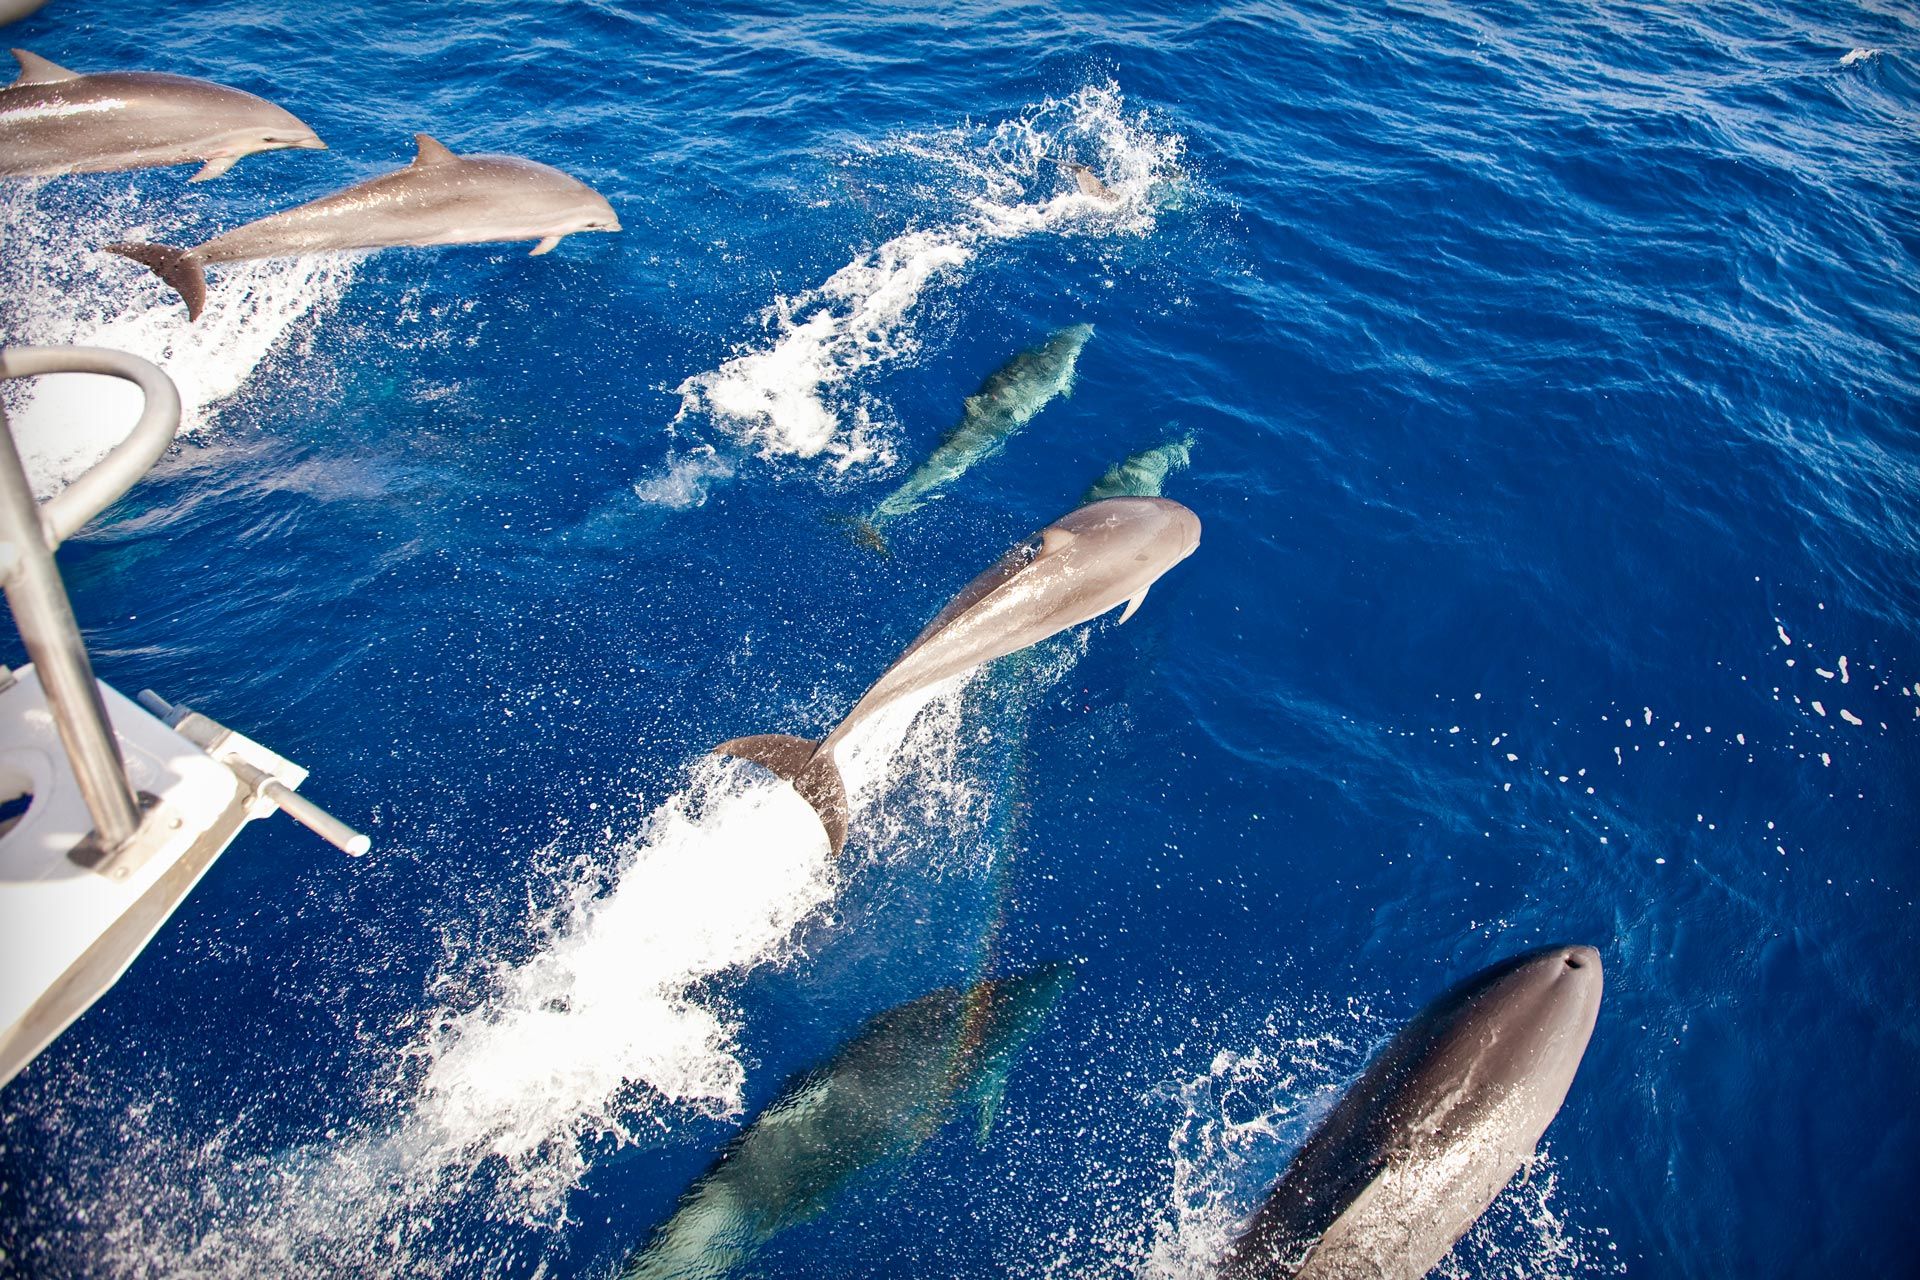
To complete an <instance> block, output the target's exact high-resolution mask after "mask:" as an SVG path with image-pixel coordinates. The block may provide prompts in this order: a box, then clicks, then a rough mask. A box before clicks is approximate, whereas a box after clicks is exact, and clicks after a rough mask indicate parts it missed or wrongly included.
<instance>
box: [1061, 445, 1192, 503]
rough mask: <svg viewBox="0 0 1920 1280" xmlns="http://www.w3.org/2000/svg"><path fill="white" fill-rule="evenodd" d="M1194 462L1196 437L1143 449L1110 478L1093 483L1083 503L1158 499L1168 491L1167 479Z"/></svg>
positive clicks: (1114, 469) (1119, 466)
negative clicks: (1110, 499) (1165, 490)
mask: <svg viewBox="0 0 1920 1280" xmlns="http://www.w3.org/2000/svg"><path fill="white" fill-rule="evenodd" d="M1192 460H1193V437H1192V436H1190V435H1188V436H1182V437H1180V438H1179V439H1177V440H1169V441H1167V442H1166V443H1165V444H1163V445H1160V446H1158V447H1156V448H1152V449H1142V450H1141V451H1140V452H1139V453H1136V454H1132V455H1130V456H1128V457H1127V458H1126V459H1124V460H1123V461H1121V462H1118V463H1115V464H1114V466H1113V468H1112V469H1111V470H1109V471H1108V472H1107V474H1105V475H1103V476H1101V477H1100V478H1099V479H1098V480H1096V481H1094V482H1093V488H1091V489H1089V490H1087V496H1086V497H1084V498H1082V499H1081V501H1082V502H1098V501H1100V499H1102V498H1157V497H1159V496H1160V490H1161V489H1163V488H1165V487H1166V483H1167V477H1168V476H1170V475H1172V474H1173V473H1174V472H1176V471H1179V470H1182V469H1184V468H1185V467H1186V465H1187V464H1188V463H1189V462H1191V461H1192Z"/></svg>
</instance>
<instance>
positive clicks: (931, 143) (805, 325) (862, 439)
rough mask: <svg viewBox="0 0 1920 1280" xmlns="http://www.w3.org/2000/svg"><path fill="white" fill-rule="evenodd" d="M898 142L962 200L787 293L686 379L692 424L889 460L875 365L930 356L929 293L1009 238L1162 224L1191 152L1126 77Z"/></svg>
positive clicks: (763, 452) (684, 415) (852, 459)
mask: <svg viewBox="0 0 1920 1280" xmlns="http://www.w3.org/2000/svg"><path fill="white" fill-rule="evenodd" d="M886 145H887V146H888V147H890V148H891V149H892V150H893V151H895V152H896V153H899V154H903V155H906V156H909V157H912V158H915V159H917V160H921V161H924V162H926V163H927V164H929V165H930V166H932V167H933V168H934V169H935V170H936V171H937V172H939V173H941V174H943V175H945V176H944V179H943V180H944V182H945V183H946V185H947V186H948V188H949V189H950V190H951V191H952V192H953V193H954V194H955V195H956V196H957V203H958V205H959V211H958V212H957V213H956V214H955V215H954V216H952V217H951V218H950V219H949V220H948V221H945V222H943V223H941V224H940V225H937V226H933V227H924V228H919V229H915V230H911V231H908V232H905V233H903V234H901V235H899V236H896V237H894V238H893V239H891V240H888V241H886V242H885V243H884V244H881V245H879V246H878V247H876V248H874V249H871V250H868V251H866V252H864V253H862V254H861V255H860V256H858V257H856V258H855V259H854V260H853V261H851V262H849V263H848V264H847V265H846V266H844V267H841V268H840V269H839V270H838V271H836V272H835V273H834V274H833V275H832V276H830V277H829V278H828V279H827V280H826V281H825V282H824V283H822V284H820V285H818V286H816V287H815V288H812V289H808V290H805V291H803V292H801V293H798V294H794V295H790V296H781V297H778V298H775V299H774V300H773V302H772V303H771V304H769V305H768V307H767V308H766V309H765V311H763V312H762V314H761V317H760V320H761V324H762V325H763V326H764V327H765V328H766V329H767V330H768V337H767V338H766V339H765V340H763V341H762V342H760V343H757V344H750V345H749V346H748V348H747V349H745V350H743V351H741V352H739V353H738V354H736V355H734V356H733V357H732V358H731V359H729V360H727V361H726V362H724V363H723V364H721V365H720V367H719V368H717V369H714V370H711V371H709V372H706V373H700V374H695V375H694V376H693V377H690V378H688V379H687V380H686V381H685V382H683V383H682V384H681V385H680V387H679V392H680V396H681V407H680V412H679V415H678V416H677V417H676V419H675V422H676V424H679V423H682V422H684V421H685V420H687V419H689V418H690V417H692V416H694V415H705V416H707V417H709V418H711V419H712V420H714V421H715V422H717V423H719V424H720V425H721V426H722V427H723V428H724V429H725V430H726V431H727V432H728V433H729V434H730V435H731V436H732V438H733V439H734V440H736V441H737V442H738V443H739V444H741V445H744V446H745V447H746V448H748V449H751V450H753V451H755V452H757V453H758V454H759V455H760V456H761V457H762V458H773V457H778V456H794V457H801V458H813V457H817V456H820V455H822V454H824V455H826V456H827V457H828V458H829V459H831V461H832V465H833V466H834V467H835V468H836V469H837V470H843V471H844V470H845V469H847V468H848V467H852V466H855V465H858V464H862V463H870V462H876V461H879V462H884V461H886V458H887V451H886V447H885V444H884V440H883V439H881V435H882V433H883V429H884V423H885V422H886V421H887V420H888V415H887V413H886V410H885V408H884V406H882V405H881V404H880V403H879V402H878V401H877V400H876V399H875V398H874V397H873V396H872V395H871V393H869V392H867V391H866V390H865V389H864V388H863V387H862V385H861V383H862V375H864V374H867V373H868V372H870V371H872V370H875V369H877V368H879V367H882V366H886V365H891V364H898V363H902V362H904V361H907V360H909V359H911V358H912V357H913V356H914V355H915V354H916V353H917V352H918V350H919V340H918V338H917V335H916V332H915V327H914V314H915V312H916V310H917V309H919V307H920V304H921V301H922V299H923V298H924V297H925V296H926V295H927V293H928V291H929V290H931V289H933V288H934V287H935V286H938V285H951V284H954V283H957V282H958V281H959V280H961V279H962V278H964V276H965V275H966V272H967V270H968V268H969V267H970V265H972V264H973V262H974V261H975V259H976V258H977V257H978V256H979V254H981V253H982V252H984V251H985V250H987V249H988V248H989V247H990V246H992V245H993V244H994V243H996V242H1003V241H1009V240H1014V239H1019V238H1022V237H1027V236H1033V235H1038V234H1057V235H1063V236H1066V235H1076V236H1119V235H1132V236H1144V235H1146V234H1148V233H1149V232H1151V231H1152V230H1153V227H1154V223H1155V219H1156V217H1157V215H1158V211H1159V208H1160V201H1161V197H1162V195H1163V193H1164V191H1165V189H1166V188H1167V187H1168V186H1169V185H1170V184H1172V183H1174V182H1175V181H1177V180H1178V179H1179V177H1180V168H1179V159H1180V156H1181V153H1182V150H1183V144H1182V141H1181V139H1180V138H1179V137H1178V136H1176V135H1170V134H1161V133H1156V132H1154V131H1153V130H1152V129H1151V128H1149V127H1148V123H1147V121H1146V119H1145V117H1144V115H1142V114H1138V113H1136V114H1129V113H1128V111H1127V109H1126V104H1125V101H1124V99H1123V98H1122V97H1121V94H1120V89H1119V86H1118V85H1116V84H1113V83H1107V84H1104V85H1090V86H1087V87H1084V88H1082V89H1081V90H1080V91H1079V92H1077V93H1075V94H1073V95H1071V96H1069V97H1067V98H1063V99H1061V98H1048V99H1046V100H1045V101H1044V102H1042V103H1040V104H1038V105H1037V106H1034V107H1031V108H1029V109H1028V110H1026V111H1025V112H1023V113H1021V114H1020V115H1019V116H1018V117H1016V118H1015V119H1012V120H1008V121H1004V122H1002V123H1000V124H999V125H996V126H993V127H991V128H985V127H976V126H966V127H961V128H956V129H950V130H946V131H943V132H941V133H938V134H933V135H916V136H910V137H907V138H904V139H900V140H896V141H894V142H891V143H888V144H886ZM1066 160H1071V161H1074V162H1076V163H1082V164H1087V165H1090V166H1091V167H1092V168H1093V169H1095V170H1096V171H1098V172H1099V173H1100V175H1101V177H1102V178H1103V180H1104V181H1105V183H1106V185H1107V188H1108V189H1109V191H1110V192H1111V198H1103V197H1098V196H1093V195H1088V194H1086V193H1084V192H1082V191H1080V190H1079V189H1078V188H1077V187H1076V186H1075V185H1074V184H1073V182H1072V181H1071V180H1069V178H1068V177H1067V171H1066V170H1065V169H1063V168H1062V167H1061V166H1060V163H1059V162H1061V161H1066ZM1063 188H1064V189H1063Z"/></svg>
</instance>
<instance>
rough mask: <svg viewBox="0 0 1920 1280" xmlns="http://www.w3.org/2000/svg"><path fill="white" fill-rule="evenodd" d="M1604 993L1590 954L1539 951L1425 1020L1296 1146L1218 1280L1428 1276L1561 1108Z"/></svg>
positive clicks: (1463, 991) (1485, 975)
mask: <svg viewBox="0 0 1920 1280" xmlns="http://www.w3.org/2000/svg"><path fill="white" fill-rule="evenodd" d="M1600 987H1601V975H1600V953H1599V952H1597V951H1595V950H1594V949H1593V948H1592V947H1568V946H1555V947H1543V948H1540V949H1538V950H1535V951H1529V952H1526V953H1525V954H1523V955H1518V956H1515V957H1513V958H1511V959H1509V960H1506V961H1503V962H1502V963H1500V964H1496V965H1494V966H1493V967H1491V968H1489V969H1484V970H1482V971H1481V972H1479V973H1477V974H1475V975H1474V976H1473V977H1471V978H1468V979H1467V980H1466V981H1465V982H1462V983H1460V984H1459V985H1458V986H1456V987H1454V988H1452V989H1451V990H1450V991H1448V992H1447V993H1446V994H1445V995H1443V996H1441V997H1440V998H1439V999H1438V1000H1436V1001H1434V1002H1433V1003H1432V1004H1430V1005H1428V1006H1427V1007H1426V1008H1425V1009H1422V1010H1421V1011H1420V1013H1419V1015H1418V1016H1417V1017H1415V1018H1414V1020H1413V1021H1412V1022H1410V1023H1408V1024H1407V1025H1406V1026H1405V1027H1404V1028H1403V1029H1402V1030H1401V1031H1400V1033H1399V1034H1398V1035H1396V1036H1395V1037H1394V1038H1393V1039H1392V1040H1391V1041H1390V1042H1389V1043H1388V1044H1387V1047H1386V1048H1385V1049H1383V1050H1381V1052H1380V1055H1379V1056H1378V1057H1376V1058H1375V1059H1374V1060H1373V1062H1372V1063H1371V1064H1370V1065H1369V1066H1368V1067H1367V1069H1366V1071H1365V1073H1363V1074H1362V1075H1361V1077H1360V1080H1359V1082H1358V1083H1357V1084H1355V1085H1354V1086H1353V1088H1352V1089H1350V1090H1348V1091H1347V1094H1346V1096H1345V1097H1343V1098H1341V1099H1340V1102H1339V1104H1338V1105H1336V1106H1335V1107H1334V1109H1333V1111H1332V1112H1331V1113H1329V1114H1328V1116H1327V1118H1326V1119H1325V1120H1324V1121H1322V1122H1321V1124H1320V1127H1319V1128H1317V1129H1315V1130H1314V1132H1313V1136H1311V1137H1309V1138H1308V1139H1307V1141H1306V1145H1304V1146H1303V1147H1301V1148H1300V1153H1299V1154H1298V1155H1296V1156H1295V1157H1294V1158H1293V1162H1292V1163H1291V1164H1289V1165H1288V1166H1287V1170H1286V1172H1285V1173H1284V1174H1282V1175H1281V1177H1280V1181H1279V1182H1278V1183H1277V1184H1276V1185H1275V1187H1274V1189H1273V1191H1272V1193H1271V1194H1270V1195H1269V1196H1268V1197H1267V1200H1266V1203H1265V1204H1263V1205H1261V1206H1260V1209H1259V1211H1258V1212H1256V1213H1255V1214H1254V1216H1253V1218H1252V1220H1251V1222H1250V1223H1249V1225H1248V1226H1247V1228H1246V1231H1245V1232H1244V1233H1243V1234H1242V1235H1241V1237H1240V1238H1239V1240H1238V1241H1237V1242H1235V1244H1234V1246H1233V1248H1232V1249H1231V1250H1230V1251H1229V1253H1228V1255H1227V1257H1226V1260H1225V1262H1224V1263H1223V1264H1222V1266H1221V1269H1220V1275H1221V1277H1222V1278H1223V1280H1254V1278H1255V1277H1259V1278H1262V1280H1265V1278H1268V1277H1300V1278H1301V1280H1312V1278H1315V1277H1320V1278H1326V1280H1336V1278H1337V1280H1359V1278H1361V1277H1364V1278H1365V1280H1388V1278H1389V1277H1392V1278H1395V1280H1416V1278H1417V1277H1419V1276H1424V1275H1426V1274H1427V1272H1428V1271H1430V1270H1432V1269H1433V1267H1434V1265H1435V1264H1436V1263H1438V1262H1439V1261H1440V1259H1442V1258H1444V1257H1446V1255H1447V1251H1448V1250H1449V1249H1451V1248H1453V1245H1454V1242H1455V1241H1456V1240H1458V1239H1459V1238H1460V1237H1461V1236H1462V1235H1465V1234H1466V1231H1467V1228H1469V1227H1471V1226H1472V1225H1473V1224H1474V1222H1475V1221H1476V1220H1477V1219H1478V1218H1479V1217H1480V1215H1481V1214H1482V1213H1484V1212H1485V1211H1486V1208H1487V1206H1488V1205H1490V1204H1492V1203H1493V1200H1494V1197H1496V1196H1498V1195H1499V1194H1500V1192H1501V1189H1502V1188H1504V1187H1505V1186H1506V1185H1507V1183H1508V1181H1510V1180H1511V1179H1512V1177H1513V1175H1514V1173H1515V1171H1516V1170H1518V1169H1519V1168H1520V1166H1521V1165H1522V1164H1524V1163H1526V1161H1527V1160H1528V1159H1530V1158H1531V1157H1532V1155H1533V1152H1534V1148H1535V1147H1537V1146H1538V1145H1539V1143H1540V1137H1541V1135H1542V1134H1544V1133H1545V1132H1546V1130H1547V1126H1548V1125H1549V1124H1550V1123H1552V1121H1553V1117H1554V1116H1555V1115H1556V1114H1557V1113H1558V1112H1559V1110H1560V1104H1561V1103H1562V1102H1564V1101H1566V1097H1567V1089H1568V1087H1569V1086H1570V1085H1572V1083H1573V1075H1574V1072H1575V1070H1577V1069H1578V1068H1579V1066H1580V1058H1581V1056H1582V1055H1583V1054H1584V1053H1585V1052H1586V1050H1587V1041H1588V1039H1589V1038H1590V1037H1591V1036H1592V1035H1593V1024H1594V1019H1595V1018H1596V1017H1597V1016H1598V1014H1599V1011H1600Z"/></svg>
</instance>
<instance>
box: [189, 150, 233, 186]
mask: <svg viewBox="0 0 1920 1280" xmlns="http://www.w3.org/2000/svg"><path fill="white" fill-rule="evenodd" d="M239 159H240V157H239V156H215V157H214V158H213V159H211V160H209V161H207V162H206V164H204V165H202V166H201V167H200V172H198V173H196V174H194V175H193V176H192V177H191V178H188V179H187V181H188V182H205V181H206V180H207V179H209V178H217V177H219V176H220V175H221V174H223V173H225V172H226V171H227V170H229V169H231V168H233V166H234V164H235V162H237V161H238V160H239Z"/></svg>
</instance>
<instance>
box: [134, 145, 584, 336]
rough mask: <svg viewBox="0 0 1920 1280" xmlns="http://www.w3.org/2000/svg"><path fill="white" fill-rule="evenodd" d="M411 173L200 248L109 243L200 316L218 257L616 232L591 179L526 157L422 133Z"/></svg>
mask: <svg viewBox="0 0 1920 1280" xmlns="http://www.w3.org/2000/svg"><path fill="white" fill-rule="evenodd" d="M414 143H415V145H416V146H417V147H418V148H419V152H418V154H416V155H415V157H414V160H413V163H412V164H410V165H408V166H407V167H406V168H404V169H397V170H395V171H394V172H392V173H387V174H382V175H381V176H379V177H377V178H369V179H367V180H366V181H365V182H360V183H356V184H354V185H353V186H351V187H348V188H347V189H346V190H344V191H336V192H334V193H333V194H332V195H330V196H322V197H321V198H320V199H318V200H313V201H310V202H308V203H306V204H303V205H299V206H297V207H295V208H292V209H286V210H283V211H281V212H280V213H274V214H269V215H268V216H266V217H264V218H261V219H259V220H257V221H254V222H249V223H247V224H246V225H245V226H241V227H235V228H234V229H233V230H232V231H228V232H225V233H224V234H221V235H217V236H215V237H214V238H213V239H211V240H209V241H207V242H206V243H205V244H202V245H197V246H195V247H194V248H192V249H173V248H169V247H168V246H166V245H163V244H138V243H134V244H110V245H108V246H107V250H108V252H110V253H117V254H119V255H120V256H121V257H123V258H132V259H133V260H134V261H135V262H138V263H141V264H142V265H144V266H147V267H150V268H152V270H153V273H154V274H155V275H157V276H159V277H160V278H161V279H162V280H164V281H166V282H167V283H168V284H169V285H171V286H173V289H174V291H175V292H177V293H178V294H179V295H180V296H181V298H183V299H184V300H185V301H186V304H187V318H188V319H189V320H197V319H199V317H200V312H201V310H202V309H203V308H204V307H205V306H206V304H207V272H206V269H207V267H208V266H209V265H210V264H212V263H216V262H245V261H249V260H251V259H255V258H294V257H301V256H303V255H306V254H312V253H339V252H343V251H345V250H349V249H380V248H386V247H388V246H391V245H435V244H478V243H481V242H483V241H492V240H538V241H539V242H540V243H539V244H538V245H536V246H534V250H533V251H534V253H535V254H542V253H545V252H547V251H548V250H549V249H551V248H553V247H554V246H555V245H557V244H559V243H560V238H561V237H562V236H567V235H571V234H573V233H574V232H576V231H618V230H620V219H619V218H618V217H616V216H615V215H614V212H613V206H612V205H610V204H608V203H607V202H606V199H605V198H604V197H603V196H601V195H600V193H599V192H597V191H595V190H594V189H593V188H592V187H589V186H588V185H587V184H586V183H584V182H581V181H579V180H577V179H575V178H570V177H568V176H567V175H566V174H564V173H562V172H560V171H559V170H558V169H554V168H551V167H549V166H547V165H544V164H538V163H536V162H534V161H532V160H523V159H521V158H520V157H519V156H500V155H473V156H456V155H455V154H453V152H451V151H449V150H447V149H446V148H445V147H444V146H442V145H440V144H439V143H438V142H435V141H434V140H433V139H432V138H430V137H428V136H427V135H426V134H424V133H419V134H415V135H414Z"/></svg>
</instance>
